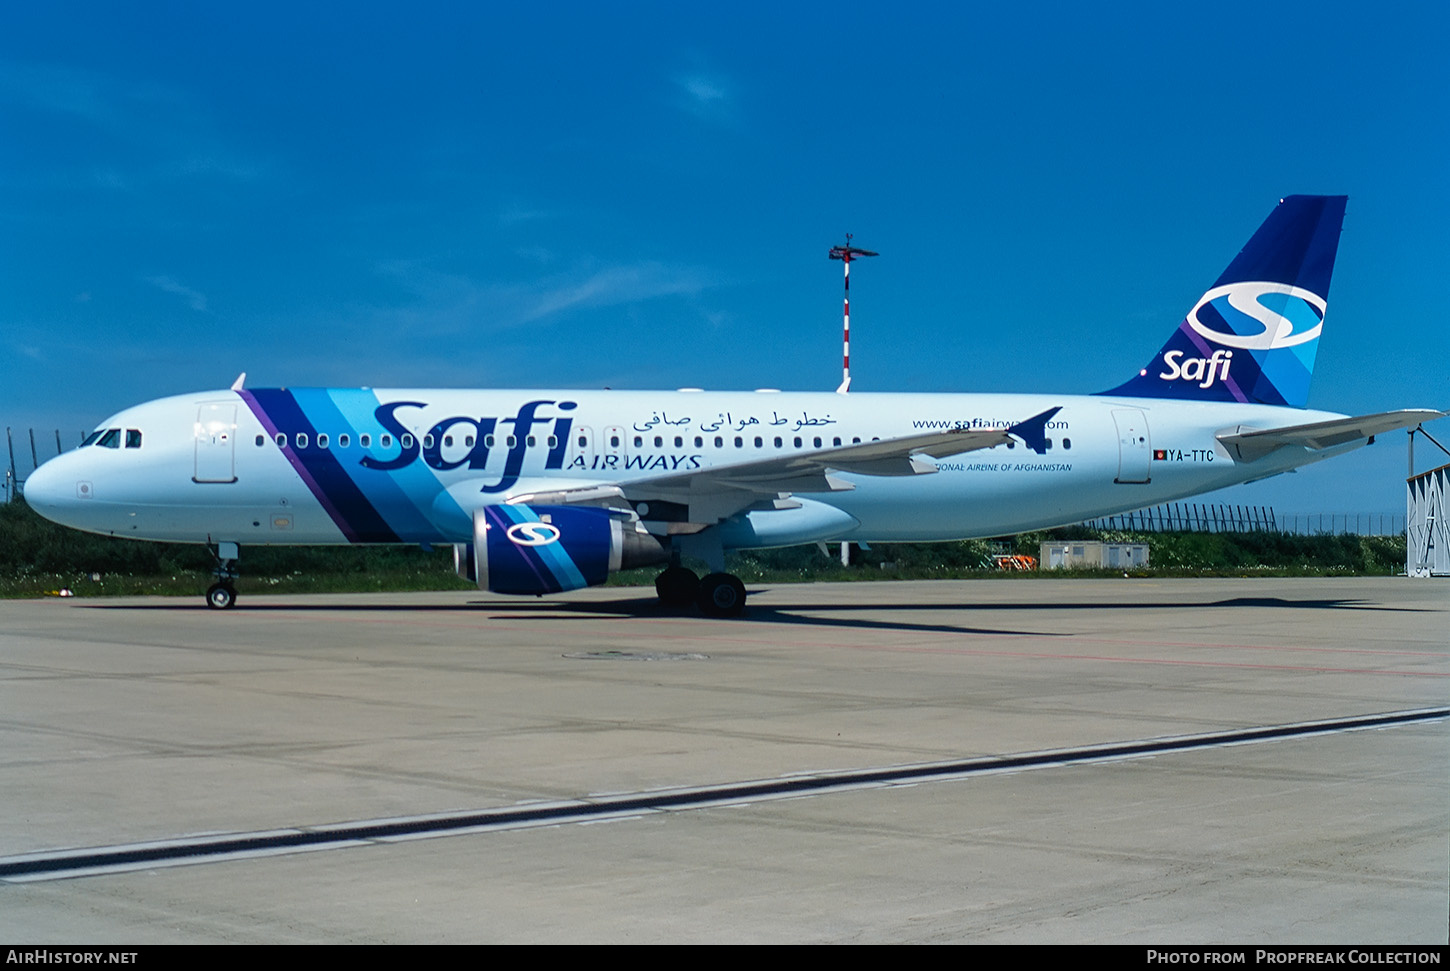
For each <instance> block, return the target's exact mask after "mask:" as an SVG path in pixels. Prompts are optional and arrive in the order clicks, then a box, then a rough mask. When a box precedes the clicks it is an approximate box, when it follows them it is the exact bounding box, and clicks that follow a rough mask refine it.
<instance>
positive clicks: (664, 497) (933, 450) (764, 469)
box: [509, 408, 1061, 528]
mask: <svg viewBox="0 0 1450 971" xmlns="http://www.w3.org/2000/svg"><path fill="white" fill-rule="evenodd" d="M1060 410H1061V409H1060V408H1049V409H1048V410H1046V411H1044V412H1042V413H1041V414H1038V415H1034V416H1033V417H1031V418H1028V419H1026V420H1025V421H1021V422H1018V423H1017V424H1015V425H1011V426H1009V427H1007V428H988V429H978V428H958V429H951V430H949V431H941V432H929V433H927V434H924V435H907V436H903V437H901V438H888V439H882V440H879V441H872V442H861V443H859V444H855V445H843V446H840V447H838V448H827V449H818V450H816V451H811V452H791V453H789V454H785V455H780V456H771V457H770V458H766V459H756V460H754V461H750V462H740V463H737V464H734V465H720V466H713V467H711V468H705V469H697V470H692V471H689V472H675V473H671V474H669V475H660V476H654V477H651V478H647V479H634V480H631V481H629V482H620V483H616V484H611V485H602V486H596V487H590V488H582V489H564V490H560V491H557V492H547V493H532V494H529V495H521V496H514V497H511V498H510V499H509V502H511V503H575V502H578V503H585V504H590V503H593V504H611V500H613V501H614V502H618V501H619V500H621V499H623V500H627V501H630V502H634V503H639V502H646V503H648V504H650V506H652V507H655V508H654V509H652V510H651V512H650V513H648V514H641V518H644V519H656V518H659V519H665V520H668V521H672V522H679V523H681V524H684V523H690V524H698V525H700V526H703V525H711V524H713V523H717V522H719V521H721V520H723V519H725V518H727V517H729V516H732V515H734V514H735V513H737V512H739V511H741V510H742V509H747V508H750V507H752V506H758V507H760V508H766V507H771V506H776V505H778V503H779V501H780V500H785V499H786V495H785V494H788V493H792V492H843V491H848V490H850V489H854V488H855V486H853V485H852V484H851V483H849V482H846V481H844V480H842V479H838V478H836V477H835V476H833V475H831V473H832V472H849V473H853V474H856V475H890V476H898V475H927V474H930V473H933V472H935V471H936V470H937V469H936V466H934V465H932V464H931V463H929V462H923V461H921V460H920V459H918V458H917V457H916V456H918V455H929V456H931V457H932V458H944V457H946V456H948V455H959V454H961V453H963V452H972V451H976V450H978V449H983V448H992V447H994V446H996V445H1005V444H1007V443H1008V442H1011V441H1013V440H1014V439H1016V440H1018V441H1021V442H1023V443H1024V444H1025V445H1026V446H1027V447H1028V448H1029V449H1031V450H1032V451H1034V452H1037V453H1038V454H1042V453H1043V452H1045V451H1046V450H1047V446H1046V443H1045V441H1044V439H1045V437H1046V427H1047V422H1048V421H1050V420H1051V419H1052V416H1053V415H1055V414H1057V413H1058V411H1060ZM697 528H698V526H697Z"/></svg>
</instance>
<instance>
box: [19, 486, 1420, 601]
mask: <svg viewBox="0 0 1450 971" xmlns="http://www.w3.org/2000/svg"><path fill="white" fill-rule="evenodd" d="M1047 539H1053V540H1067V539H1102V540H1107V541H1110V542H1146V543H1147V544H1148V546H1149V551H1150V562H1151V564H1152V565H1151V567H1150V568H1149V569H1146V570H1137V571H1133V575H1135V576H1160V577H1197V576H1388V575H1393V574H1396V573H1399V572H1401V571H1402V570H1403V569H1404V564H1405V539H1404V537H1403V536H1352V535H1349V536H1299V535H1292V534H1288V533H1267V532H1261V533H1120V532H1098V531H1093V530H1088V529H1086V528H1084V527H1069V528H1066V529H1058V530H1050V531H1045V532H1034V533H1024V534H1023V535H1021V536H1016V537H1012V538H1010V539H1007V540H1004V541H999V542H996V543H992V542H987V541H984V540H964V541H960V542H951V543H882V544H876V545H873V546H872V548H871V549H870V550H862V549H858V548H853V549H852V551H851V553H852V561H853V562H852V564H851V565H850V566H848V567H843V566H841V564H840V561H839V560H838V559H836V558H835V556H834V555H833V556H830V557H826V556H822V555H821V553H820V550H819V549H818V548H817V547H815V546H813V545H812V546H794V547H790V548H787V549H780V550H748V551H742V552H739V553H732V554H730V555H729V557H728V558H727V569H729V570H730V571H731V572H733V573H735V574H736V575H737V576H739V577H740V578H741V579H742V580H744V581H746V582H747V583H795V582H813V581H824V580H831V581H866V580H926V579H965V578H973V579H996V578H1010V577H1018V578H1021V577H1051V578H1061V577H1072V576H1095V577H1104V576H1119V577H1121V576H1122V575H1123V572H1122V571H1121V570H1071V571H1063V570H1051V571H1041V572H1037V573H1020V572H1018V573H1008V572H1004V571H1000V570H996V569H993V568H991V566H990V564H991V562H992V556H993V554H994V553H995V552H997V551H998V550H999V549H1002V548H1004V547H1005V549H1006V551H1008V552H1014V553H1023V554H1027V555H1029V556H1034V557H1035V556H1037V554H1038V548H1039V544H1040V543H1042V542H1043V541H1044V540H1047ZM832 552H833V554H834V549H833V550H832ZM691 565H693V566H694V567H695V568H696V569H697V570H700V571H702V572H703V564H691ZM241 567H242V577H241V579H240V580H239V581H238V583H237V589H238V592H239V593H240V594H241V595H242V596H246V595H248V594H251V593H260V592H264V591H272V592H276V593H342V592H382V591H409V590H465V589H470V588H471V584H469V583H468V582H467V581H465V580H462V579H460V578H459V577H457V576H456V575H455V574H454V572H453V554H452V550H451V549H450V548H448V547H443V548H440V549H436V550H432V551H424V550H422V549H420V548H418V547H404V546H345V547H319V546H310V547H308V546H302V547H275V546H274V547H260V546H259V547H247V548H245V549H244V550H243V551H242V561H241ZM211 568H212V559H211V554H210V553H209V552H208V551H207V550H206V549H205V548H204V547H201V546H188V545H184V544H178V543H147V542H142V541H139V540H131V539H121V538H113V537H106V536H95V535H92V534H89V533H80V532H77V531H75V530H72V529H66V528H65V527H62V526H57V525H55V524H53V523H51V522H48V521H47V520H45V519H42V518H41V517H40V516H38V515H36V514H35V513H34V512H33V511H31V510H30V508H29V507H27V506H26V505H25V503H24V502H23V501H16V502H11V503H7V504H3V505H0V598H4V597H40V596H46V595H54V594H55V593H56V592H58V591H60V590H62V589H66V590H70V591H71V592H72V593H73V594H74V595H75V596H80V597H110V596H136V595H141V594H154V595H166V596H196V595H199V594H200V593H201V591H203V590H205V589H206V587H207V586H208V585H209V584H210V583H211V582H212V581H211ZM658 572H659V571H658V569H657V568H652V569H644V570H630V571H626V572H623V573H619V574H616V575H615V576H613V577H611V578H610V581H609V582H610V584H611V585H650V584H652V583H653V582H654V578H655V575H656V574H657V573H658Z"/></svg>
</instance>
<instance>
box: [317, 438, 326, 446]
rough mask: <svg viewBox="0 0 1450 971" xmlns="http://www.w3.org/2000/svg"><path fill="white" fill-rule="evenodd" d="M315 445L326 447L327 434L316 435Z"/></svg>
mask: <svg viewBox="0 0 1450 971" xmlns="http://www.w3.org/2000/svg"><path fill="white" fill-rule="evenodd" d="M317 447H318V448H327V436H326V435H318V436H317Z"/></svg>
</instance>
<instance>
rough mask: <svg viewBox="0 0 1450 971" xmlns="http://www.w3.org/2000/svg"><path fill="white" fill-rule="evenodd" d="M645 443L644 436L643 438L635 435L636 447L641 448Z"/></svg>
mask: <svg viewBox="0 0 1450 971" xmlns="http://www.w3.org/2000/svg"><path fill="white" fill-rule="evenodd" d="M643 444H644V439H643V438H641V437H640V436H638V435H636V436H634V447H635V448H639V447H640V446H641V445H643Z"/></svg>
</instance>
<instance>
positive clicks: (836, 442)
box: [831, 435, 841, 445]
mask: <svg viewBox="0 0 1450 971" xmlns="http://www.w3.org/2000/svg"><path fill="white" fill-rule="evenodd" d="M831 444H832V445H840V444H841V436H840V435H837V436H836V437H835V438H833V439H831Z"/></svg>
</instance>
